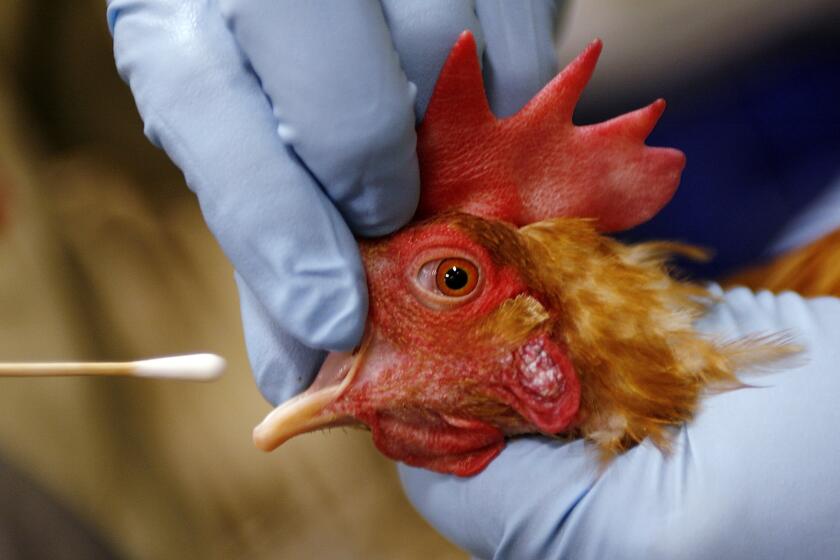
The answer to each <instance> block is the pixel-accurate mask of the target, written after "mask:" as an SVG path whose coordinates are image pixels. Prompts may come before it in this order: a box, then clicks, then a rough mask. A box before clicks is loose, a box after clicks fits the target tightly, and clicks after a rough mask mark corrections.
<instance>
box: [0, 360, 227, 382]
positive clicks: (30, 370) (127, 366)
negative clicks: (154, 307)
mask: <svg viewBox="0 0 840 560" xmlns="http://www.w3.org/2000/svg"><path fill="white" fill-rule="evenodd" d="M226 365H227V363H226V362H225V360H224V358H222V357H221V356H217V355H216V354H187V355H184V356H168V357H165V358H152V359H150V360H139V361H136V362H42V363H36V362H21V363H0V377H66V376H73V375H123V376H128V377H152V378H159V379H181V380H186V381H210V380H212V379H216V378H217V377H219V376H220V375H222V372H223V371H224V370H225V367H226Z"/></svg>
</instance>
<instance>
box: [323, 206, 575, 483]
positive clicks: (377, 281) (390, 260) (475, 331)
mask: <svg viewBox="0 0 840 560" xmlns="http://www.w3.org/2000/svg"><path fill="white" fill-rule="evenodd" d="M363 256H364V260H365V264H366V268H367V273H368V284H369V289H370V296H371V297H370V301H371V308H370V313H369V318H368V334H367V336H368V337H369V339H370V342H369V344H370V345H371V348H372V350H371V351H369V352H368V353H367V355H366V358H365V359H364V363H363V364H362V366H361V369H360V370H359V372H358V374H357V376H356V377H355V379H354V380H353V382H352V383H351V384H350V386H349V388H348V389H347V390H346V391H345V392H344V393H343V394H342V395H341V397H340V398H338V399H337V400H336V401H335V402H334V403H333V404H332V405H330V406H329V407H327V409H325V412H326V413H328V414H333V415H336V416H337V417H344V418H346V417H352V418H353V419H355V420H358V421H360V422H362V423H364V424H366V425H367V426H369V427H370V429H371V431H372V434H373V441H374V443H375V444H376V446H377V447H378V448H379V449H380V451H382V452H383V453H384V454H385V455H387V456H389V457H391V458H393V459H396V460H399V461H403V462H405V463H408V464H410V465H415V466H421V467H425V468H428V469H432V470H436V471H440V472H450V473H455V474H458V475H461V476H467V475H471V474H474V473H476V472H478V471H480V470H481V469H483V468H484V467H485V466H486V465H487V463H488V462H490V461H491V460H492V459H493V458H494V457H495V456H496V455H497V454H498V453H499V452H500V451H501V450H502V448H503V447H504V438H505V436H506V435H515V434H521V433H528V432H535V431H542V432H544V433H547V434H553V433H558V432H561V431H563V430H565V429H567V428H568V427H569V426H570V425H571V424H572V423H573V421H574V417H575V414H576V412H577V409H578V405H579V396H580V388H579V384H578V379H577V376H576V375H575V372H574V369H573V367H572V365H571V362H570V361H569V360H568V358H567V357H566V355H565V353H564V352H563V351H562V349H561V347H560V345H558V344H557V343H556V342H554V341H553V340H551V338H550V337H549V336H548V334H547V333H545V332H541V331H539V330H537V331H536V332H534V333H533V336H531V337H529V338H528V339H527V340H526V341H523V342H522V343H520V344H516V345H515V346H510V345H507V346H506V345H499V344H498V343H497V342H494V341H493V340H492V339H490V338H488V337H486V336H481V334H480V333H481V332H482V329H481V325H482V324H483V323H484V322H485V321H487V320H488V317H489V316H490V315H491V314H492V313H493V312H494V311H495V310H497V309H498V308H499V306H500V305H501V304H502V303H503V302H505V301H507V300H510V299H512V298H515V297H516V296H518V295H520V294H526V293H529V289H528V287H527V285H526V284H525V281H524V280H523V278H522V277H521V275H520V274H519V273H518V272H517V271H516V270H515V269H514V268H513V267H511V266H500V265H499V264H498V263H497V262H494V260H493V258H492V257H491V255H490V253H489V252H488V251H487V249H486V248H484V247H482V246H481V245H479V244H478V243H476V242H475V241H473V240H472V239H471V238H470V236H469V235H467V234H466V233H465V232H463V231H461V230H460V229H459V228H457V227H455V226H453V225H450V224H447V223H445V222H438V223H432V224H428V225H420V226H416V227H412V228H409V229H407V230H405V231H403V232H401V233H399V234H398V235H396V236H394V237H393V238H390V239H388V240H387V241H386V242H380V243H371V244H365V245H364V246H363ZM447 257H459V258H465V259H467V260H469V261H471V262H472V263H474V264H475V265H477V267H478V270H479V280H478V284H477V285H476V288H475V289H474V291H473V292H472V293H471V294H469V295H467V296H464V297H463V298H447V297H445V296H442V295H438V296H437V297H435V295H434V294H429V293H428V292H427V290H425V289H424V288H423V287H421V286H419V285H418V283H417V275H418V272H419V270H420V268H421V267H422V266H423V265H424V264H425V263H427V262H430V261H436V260H440V259H443V258H447Z"/></svg>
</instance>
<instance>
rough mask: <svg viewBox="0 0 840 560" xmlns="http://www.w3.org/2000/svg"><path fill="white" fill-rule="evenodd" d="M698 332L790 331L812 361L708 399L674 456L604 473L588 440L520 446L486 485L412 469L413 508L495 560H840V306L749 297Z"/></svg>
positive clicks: (738, 295) (733, 296) (485, 478)
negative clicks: (839, 555) (747, 386)
mask: <svg viewBox="0 0 840 560" xmlns="http://www.w3.org/2000/svg"><path fill="white" fill-rule="evenodd" d="M718 293H720V294H722V292H720V291H718ZM699 327H700V328H701V330H702V331H704V332H708V333H712V334H714V335H717V336H724V337H738V336H743V335H747V334H751V333H771V332H779V331H788V332H789V333H790V334H792V335H793V336H794V337H795V338H796V339H797V342H799V343H800V344H803V345H804V346H805V347H806V354H805V355H804V358H798V359H797V358H794V359H793V363H792V364H789V366H788V367H781V368H778V369H776V370H770V371H767V372H761V373H755V374H742V376H741V378H742V380H744V381H746V382H747V383H750V384H753V385H756V386H757V387H753V388H744V389H740V390H736V391H731V392H726V393H722V394H718V395H715V396H710V397H707V398H706V399H705V400H704V403H703V410H702V412H701V413H700V414H699V415H698V416H697V417H696V418H695V419H694V421H692V422H691V423H690V424H688V425H686V426H683V427H682V429H680V430H679V431H678V432H677V433H676V437H675V440H674V441H675V445H674V449H673V452H672V453H671V454H670V455H669V456H665V455H663V454H662V453H661V452H660V451H659V450H657V449H656V448H655V447H653V446H652V445H649V444H643V445H641V446H638V447H636V448H634V449H632V450H630V451H629V452H627V453H626V454H624V455H622V456H620V457H618V458H617V459H616V460H615V461H614V462H612V463H611V464H610V465H609V466H608V467H607V468H606V469H605V470H604V471H603V472H599V468H598V461H597V458H596V457H595V453H594V452H593V451H594V450H593V449H591V448H590V447H589V446H588V445H584V444H583V443H582V442H581V441H574V442H571V443H566V444H564V443H560V442H553V441H547V440H543V439H539V438H528V439H521V440H518V441H515V442H512V443H510V444H509V445H508V447H507V449H506V450H505V451H504V452H503V453H502V454H501V455H500V456H499V457H498V458H497V459H496V460H494V461H493V462H492V463H491V464H490V465H489V466H488V467H487V469H486V470H484V471H483V472H482V473H480V474H479V475H477V476H475V477H474V478H466V479H464V478H457V477H453V476H444V475H440V474H435V473H432V472H429V471H423V470H417V469H412V468H409V467H402V468H401V470H400V472H401V476H402V479H403V483H404V485H405V487H406V489H407V492H408V494H409V497H410V498H411V500H412V501H413V502H414V504H415V506H416V507H417V508H418V509H419V510H420V512H421V513H423V514H424V515H425V516H426V517H427V518H428V519H429V520H430V521H431V523H432V524H433V525H434V526H435V527H436V528H437V529H438V530H439V531H441V532H442V533H443V534H444V535H445V536H447V537H448V538H450V539H451V540H452V541H453V542H455V543H457V544H458V545H460V546H462V547H464V548H466V549H467V550H469V551H471V552H472V553H473V554H475V555H476V556H477V557H479V558H486V559H489V558H541V559H542V558H545V559H549V558H575V559H576V560H587V559H604V558H610V559H615V560H619V559H625V558H626V559H634V560H635V559H641V558H643V559H646V560H656V559H660V558H661V559H674V558H681V559H689V558H697V559H709V558H715V559H719V560H723V559H743V558H762V559H773V558H778V559H790V558H796V559H806V558H814V559H824V558H837V555H838V551H839V550H840V467H838V465H840V432H839V431H838V426H840V406H838V404H837V403H838V398H840V344H838V342H840V300H838V299H832V298H820V299H813V300H806V299H802V298H801V297H799V296H797V295H795V294H792V293H785V294H783V295H780V296H773V295H771V294H769V293H766V292H764V293H760V294H758V295H754V294H753V293H752V292H750V291H749V290H746V289H743V288H739V289H735V290H732V291H729V292H727V293H726V294H725V296H724V298H723V299H722V301H721V302H720V303H719V304H717V305H716V306H715V307H714V308H713V310H712V312H711V313H710V314H709V315H708V316H706V317H704V318H703V320H702V321H701V322H700V323H699Z"/></svg>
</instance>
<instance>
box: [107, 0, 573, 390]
mask: <svg viewBox="0 0 840 560" xmlns="http://www.w3.org/2000/svg"><path fill="white" fill-rule="evenodd" d="M556 11H557V7H556V5H555V2H554V1H552V0H529V1H522V2H505V1H504V0H475V1H469V0H381V2H379V1H375V0H366V1H362V0H359V1H353V2H344V1H342V2H339V1H335V2H325V1H316V0H301V1H298V2H281V1H279V0H218V1H214V0H109V2H108V22H109V25H110V28H111V31H112V33H113V36H114V51H115V55H116V60H117V66H118V68H119V70H120V73H121V75H122V76H123V78H124V79H125V80H126V81H127V82H128V83H129V85H130V86H131V90H132V92H133V94H134V97H135V99H136V101H137V106H138V108H139V110H140V113H141V116H142V117H143V121H144V123H145V131H146V134H147V136H148V137H149V138H150V139H151V140H152V141H153V142H154V143H156V144H157V145H159V146H161V147H162V148H163V149H164V150H166V152H167V154H168V155H169V156H170V158H172V160H173V161H174V162H175V163H176V164H177V165H178V166H179V167H180V168H181V170H182V171H183V172H184V174H185V176H186V179H187V183H188V184H189V185H190V187H191V188H192V189H193V190H194V191H195V192H196V194H197V195H198V198H199V202H200V204H201V208H202V211H203V213H204V217H205V219H206V221H207V223H208V225H209V226H210V229H211V230H212V231H213V233H214V234H215V235H216V237H217V238H218V240H219V242H220V244H221V246H222V249H223V250H224V251H225V253H226V254H227V256H228V258H229V259H230V260H231V261H232V263H233V265H234V267H235V268H236V271H237V281H238V285H239V290H240V296H241V303H242V315H243V323H244V327H245V337H246V342H247V346H248V350H249V355H250V358H251V363H252V366H253V369H254V373H255V375H256V378H257V382H258V384H259V386H260V388H261V390H262V391H263V394H264V395H265V396H266V397H267V398H268V400H270V401H272V402H273V403H277V402H279V401H282V400H285V399H287V398H289V397H291V396H292V395H294V394H296V393H298V392H299V391H301V390H302V389H304V388H305V387H306V386H308V384H309V383H310V382H311V379H312V376H313V374H314V372H315V370H316V369H317V367H318V366H319V365H320V362H321V361H322V358H323V353H322V352H316V351H314V350H312V348H317V349H329V350H347V349H350V348H352V347H353V346H355V345H356V344H357V343H358V342H359V340H360V339H361V335H362V332H363V329H364V323H365V314H366V310H367V294H366V288H365V281H364V272H363V269H362V265H361V262H360V259H359V255H358V250H357V246H356V243H355V240H354V239H353V235H352V233H351V231H352V232H353V233H355V234H358V235H363V236H374V235H382V234H386V233H389V232H391V231H393V230H395V229H397V228H399V227H400V226H402V225H404V224H405V223H406V222H407V221H408V220H409V219H410V218H411V216H412V214H413V213H414V210H415V207H416V204H417V198H418V191H419V176H418V166H417V159H416V155H415V133H414V126H415V119H416V118H419V117H421V116H422V114H423V111H424V110H425V107H426V104H427V102H428V100H429V97H430V96H431V92H432V88H433V86H434V83H435V80H436V79H437V74H438V71H439V70H440V67H441V66H442V64H443V61H444V60H445V58H446V56H447V54H448V53H449V50H450V48H451V47H452V45H453V44H454V43H455V40H456V38H457V37H458V35H459V34H460V33H461V32H462V31H463V30H465V29H469V30H471V31H472V32H473V34H474V35H475V37H476V40H477V42H478V45H479V48H481V49H483V50H484V59H483V60H484V73H485V77H486V81H487V86H488V96H489V99H490V102H491V106H492V107H493V109H494V110H495V111H496V112H497V113H498V114H499V115H507V114H510V113H512V112H514V111H515V110H517V109H518V108H519V107H520V106H521V105H522V104H524V102H525V101H527V100H528V99H530V97H531V96H532V95H533V94H534V93H535V92H536V91H538V90H539V89H540V88H541V87H542V85H543V84H545V83H546V82H547V81H548V80H549V79H550V78H551V77H552V76H553V75H554V73H555V59H554V48H553V41H552V39H553V34H554V22H555V15H556ZM348 225H349V228H348Z"/></svg>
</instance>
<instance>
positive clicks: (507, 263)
mask: <svg viewBox="0 0 840 560" xmlns="http://www.w3.org/2000/svg"><path fill="white" fill-rule="evenodd" d="M600 48H601V45H600V42H597V41H596V42H594V43H593V44H591V45H590V46H589V47H588V48H587V49H586V50H585V51H584V52H583V53H582V54H581V55H580V56H579V57H578V58H577V59H576V60H575V61H574V62H572V63H571V64H570V65H569V66H568V67H567V68H566V69H565V70H564V71H563V72H562V73H560V74H559V75H558V76H557V77H556V78H555V79H554V80H553V81H552V82H551V83H550V84H549V85H548V86H546V88H545V89H544V90H543V91H542V92H541V93H539V94H538V95H537V96H536V97H535V98H534V99H533V100H532V101H531V102H530V103H529V104H528V105H527V106H526V107H525V108H523V109H522V111H521V112H520V113H518V114H517V115H515V116H513V117H511V118H509V119H504V120H497V119H496V118H495V117H494V116H493V115H492V113H491V112H490V109H489V107H488V104H487V101H486V97H485V93H484V90H483V85H482V78H481V71H480V68H479V64H478V60H477V57H476V47H475V43H474V41H473V39H472V36H471V35H469V33H465V34H464V35H462V37H461V38H460V39H459V41H458V43H457V44H456V45H455V47H454V48H453V51H452V53H451V54H450V57H449V59H448V60H447V62H446V64H445V65H444V68H443V70H442V71H441V75H440V78H439V81H438V84H437V86H436V89H435V92H434V96H433V98H432V101H431V102H430V105H429V108H428V111H427V113H426V117H425V120H424V122H423V124H422V126H421V127H420V129H419V131H418V155H419V157H420V162H421V177H422V180H423V191H422V195H421V202H420V206H419V209H418V213H417V216H416V217H415V220H414V221H413V222H412V223H411V224H409V225H408V226H407V227H405V228H403V229H402V230H401V231H399V232H397V233H395V234H393V235H391V236H389V237H386V238H384V239H379V240H362V241H360V244H361V249H362V257H363V261H364V264H365V269H366V272H367V278H368V287H369V292H370V312H369V317H368V323H367V328H366V334H365V336H364V339H363V341H362V343H361V345H360V346H359V347H358V348H357V349H356V350H355V351H354V352H352V353H332V354H330V356H329V357H328V358H327V360H326V362H325V363H324V365H323V367H322V368H321V371H320V372H319V374H318V375H317V377H316V379H315V381H314V382H313V384H312V386H311V387H310V388H309V389H308V390H307V391H305V392H304V393H303V394H301V395H299V396H297V397H295V398H294V399H292V400H290V401H288V402H286V403H284V404H282V405H281V406H279V407H278V408H277V409H275V410H274V411H273V412H272V413H271V414H269V416H268V417H267V418H266V419H265V420H264V421H263V423H262V424H261V425H260V426H258V427H257V428H256V429H255V431H254V439H255V442H256V444H257V445H258V447H260V448H262V449H265V450H271V449H273V448H275V447H276V446H278V445H280V444H281V443H283V442H284V441H286V440H288V439H289V438H291V437H293V436H296V435H298V434H302V433H304V432H309V431H313V430H318V429H322V428H328V427H335V426H366V427H368V428H369V429H370V431H371V433H372V437H373V442H374V444H375V445H376V446H377V448H378V449H379V450H380V451H381V452H382V453H384V454H385V455H387V456H388V457H391V458H393V459H396V460H399V461H403V462H405V463H407V464H410V465H415V466H420V467H425V468H427V469H432V470H435V471H439V472H446V473H453V474H457V475H461V476H469V475H472V474H475V473H477V472H479V471H481V470H482V469H483V468H484V467H485V466H486V465H487V464H488V463H489V462H490V461H491V460H492V459H493V458H494V457H495V456H496V455H498V454H499V453H500V451H501V450H502V449H503V447H504V445H505V439H506V438H507V437H512V436H518V435H522V434H531V433H540V434H545V435H563V436H569V437H585V438H588V439H590V440H592V441H594V442H595V443H596V444H597V445H598V446H599V447H600V449H601V450H602V452H603V456H604V457H605V458H606V457H610V456H612V455H614V454H615V453H618V452H620V451H622V450H625V449H627V448H629V447H631V446H633V445H635V444H637V443H638V442H640V441H642V440H643V439H645V438H650V439H651V440H652V441H654V442H655V443H657V444H658V445H660V446H663V447H667V443H668V431H669V427H671V426H673V425H676V424H679V423H682V422H685V421H687V420H689V419H691V417H692V415H693V414H694V413H695V412H696V410H697V407H698V402H699V400H700V397H701V396H702V394H703V391H704V390H705V389H706V388H707V387H710V386H712V387H716V388H731V387H737V386H738V385H739V382H738V380H737V378H736V377H735V371H736V370H737V369H739V368H741V367H745V366H747V365H750V364H756V363H764V362H767V361H769V360H772V359H775V358H777V357H779V356H781V355H783V354H785V353H786V352H788V351H790V347H789V346H786V345H785V344H784V342H783V341H781V340H779V339H776V338H772V337H770V338H758V337H757V338H753V339H749V340H741V341H735V342H730V343H723V342H719V341H714V340H711V339H709V338H706V337H704V336H702V335H700V334H698V333H697V332H695V330H694V328H693V326H692V325H693V322H694V320H695V319H697V318H698V317H699V316H701V315H702V314H703V313H704V311H705V310H706V308H707V306H708V304H709V303H710V302H711V300H712V298H711V297H710V296H709V294H708V293H707V292H706V291H705V290H704V289H703V288H702V287H699V286H696V285H692V284H689V283H681V282H678V281H676V280H674V279H672V277H671V276H670V275H669V273H668V270H667V267H666V266H665V264H664V261H665V259H666V258H667V256H668V255H669V254H670V253H672V252H677V253H682V254H686V255H688V256H694V257H699V256H701V252H700V251H698V250H697V249H694V248H691V247H686V246H681V245H678V244H672V243H665V242H660V243H645V244H640V245H636V246H625V245H622V244H621V243H619V242H617V241H615V240H613V239H612V238H610V237H607V236H605V235H602V233H603V232H607V231H615V230H621V229H626V228H629V227H632V226H634V225H636V224H638V223H640V222H643V221H645V220H647V219H648V218H650V217H651V216H653V215H654V214H655V213H656V212H657V211H658V210H659V209H660V208H661V207H662V206H663V205H664V204H665V203H666V202H667V201H668V200H669V199H670V198H671V196H672V195H673V192H674V191H675V189H676V186H677V183H678V182H679V175H680V172H681V170H682V168H683V164H684V156H683V154H682V153H681V152H679V151H677V150H672V149H666V148H650V147H647V146H645V145H644V139H645V138H646V137H647V135H648V134H649V132H650V131H651V129H652V128H653V126H654V124H655V122H656V120H657V119H658V117H659V115H660V114H661V113H662V111H663V109H664V102H663V101H661V100H659V101H656V102H654V103H653V104H651V105H650V106H648V107H646V108H643V109H640V110H638V111H635V112H633V113H629V114H627V115H624V116H621V117H618V118H616V119H613V120H610V121H608V122H605V123H601V124H596V125H591V126H584V127H577V126H574V125H573V124H572V122H571V117H572V112H573V110H574V106H575V103H576V102H577V99H578V97H579V95H580V93H581V91H582V90H583V87H584V86H585V84H586V82H587V81H588V79H589V77H590V75H591V73H592V71H593V69H594V66H595V62H596V60H597V57H598V54H599V51H600Z"/></svg>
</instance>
